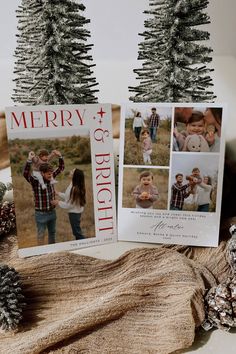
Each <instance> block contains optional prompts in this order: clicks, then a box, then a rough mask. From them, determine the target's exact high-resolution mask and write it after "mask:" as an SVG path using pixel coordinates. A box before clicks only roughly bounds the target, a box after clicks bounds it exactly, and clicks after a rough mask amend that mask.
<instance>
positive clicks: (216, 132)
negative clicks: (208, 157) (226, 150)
mask: <svg viewBox="0 0 236 354" xmlns="http://www.w3.org/2000/svg"><path fill="white" fill-rule="evenodd" d="M204 120H205V123H206V131H207V133H206V136H205V137H206V140H207V142H208V144H209V148H210V151H211V152H219V151H220V137H221V121H222V108H218V107H212V108H207V109H206V111H205V113H204Z"/></svg>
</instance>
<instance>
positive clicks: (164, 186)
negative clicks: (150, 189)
mask: <svg viewBox="0 0 236 354" xmlns="http://www.w3.org/2000/svg"><path fill="white" fill-rule="evenodd" d="M142 171H148V169H147V168H124V169H123V200H122V206H123V208H135V204H136V203H135V199H134V197H133V195H132V192H133V190H134V188H135V187H136V186H137V185H138V184H139V175H140V173H141V172H142ZM150 171H151V172H152V173H153V185H155V186H156V187H157V189H158V193H159V197H158V200H157V202H155V203H154V204H153V208H154V209H160V210H166V209H167V202H168V200H167V199H168V178H169V171H168V170H164V169H150Z"/></svg>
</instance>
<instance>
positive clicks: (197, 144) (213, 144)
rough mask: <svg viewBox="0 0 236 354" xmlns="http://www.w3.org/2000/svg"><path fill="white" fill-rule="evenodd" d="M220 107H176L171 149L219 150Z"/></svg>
mask: <svg viewBox="0 0 236 354" xmlns="http://www.w3.org/2000/svg"><path fill="white" fill-rule="evenodd" d="M221 124H222V108H218V107H212V108H208V107H205V108H190V107H176V108H175V114H174V132H173V151H189V152H219V151H220V138H221Z"/></svg>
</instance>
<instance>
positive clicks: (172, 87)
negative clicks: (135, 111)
mask: <svg viewBox="0 0 236 354" xmlns="http://www.w3.org/2000/svg"><path fill="white" fill-rule="evenodd" d="M208 3H209V1H208V0H150V10H149V11H145V12H144V13H146V14H147V15H149V19H147V20H146V21H145V23H144V26H145V28H146V30H145V31H144V32H143V33H142V34H141V35H142V36H143V37H144V41H143V42H141V43H140V44H139V55H138V59H139V60H142V61H143V62H142V68H140V69H135V70H134V72H135V73H136V74H137V79H138V80H140V83H139V85H138V86H137V87H130V88H129V90H130V92H134V93H135V95H133V96H132V97H130V100H132V101H134V102H148V101H150V102H151V101H152V102H154V101H156V102H158V101H159V102H163V101H168V102H210V101H212V100H214V98H215V96H214V93H213V92H212V91H211V90H209V87H210V86H213V84H212V79H211V76H210V72H211V71H212V69H211V68H209V67H208V64H209V63H210V62H211V60H212V57H211V52H212V49H211V48H210V47H208V46H206V45H204V44H203V42H202V41H205V40H208V39H209V36H210V34H209V32H208V31H205V30H203V29H202V28H201V25H206V24H208V23H210V18H209V16H208V15H207V14H206V13H205V12H204V9H205V8H206V7H207V5H208ZM198 26H199V27H198Z"/></svg>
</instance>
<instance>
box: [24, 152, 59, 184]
mask: <svg viewBox="0 0 236 354" xmlns="http://www.w3.org/2000/svg"><path fill="white" fill-rule="evenodd" d="M55 151H56V150H53V151H52V152H51V153H50V154H49V152H48V151H47V150H46V149H41V150H40V151H39V154H38V155H35V153H34V151H30V152H29V155H28V160H29V161H31V162H32V169H33V172H32V175H33V176H34V177H35V178H37V179H38V181H39V183H40V185H41V187H42V189H46V185H45V183H44V180H43V176H42V174H41V172H40V166H41V165H42V164H44V163H49V162H50V161H51V160H52V159H53V158H54V157H55V156H57V155H56V154H55ZM54 183H56V180H55V179H54V178H53V177H52V178H51V184H54Z"/></svg>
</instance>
